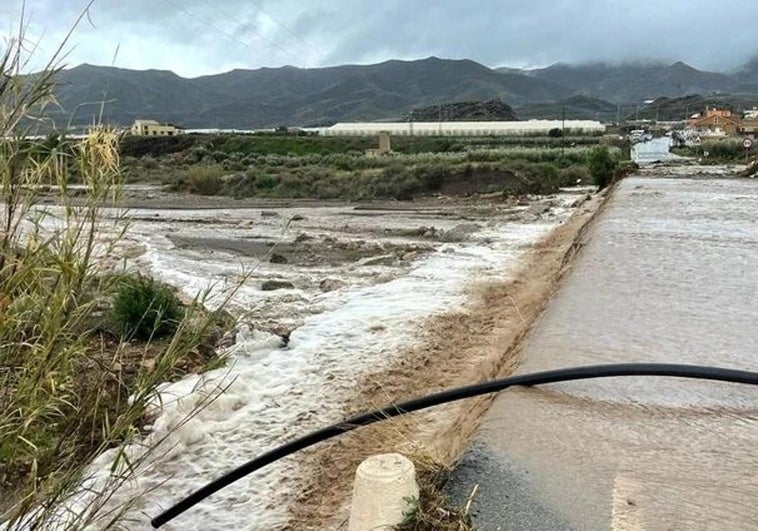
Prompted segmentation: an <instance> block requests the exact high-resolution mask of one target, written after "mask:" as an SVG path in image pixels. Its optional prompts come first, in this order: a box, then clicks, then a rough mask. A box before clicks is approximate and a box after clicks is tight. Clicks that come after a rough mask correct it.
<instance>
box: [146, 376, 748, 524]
mask: <svg viewBox="0 0 758 531" xmlns="http://www.w3.org/2000/svg"><path fill="white" fill-rule="evenodd" d="M613 376H670V377H674V378H692V379H699V380H716V381H721V382H732V383H740V384H748V385H758V373H756V372H750V371H741V370H736V369H723V368H719V367H703V366H699V365H676V364H669V363H620V364H613V365H591V366H587V367H572V368H568V369H556V370H552V371H544V372H537V373H534V374H520V375H518V376H510V377H508V378H502V379H500V380H492V381H489V382H482V383H478V384H473V385H468V386H466V387H458V388H456V389H449V390H447V391H442V392H440V393H435V394H433V395H429V396H425V397H421V398H415V399H413V400H409V401H407V402H402V403H400V404H393V405H390V406H387V407H386V408H383V409H377V410H376V411H371V412H370V413H364V414H363V415H358V416H356V417H353V418H351V419H347V420H345V421H343V422H340V423H337V424H333V425H332V426H329V427H327V428H323V429H320V430H318V431H315V432H313V433H310V434H308V435H305V436H304V437H300V438H299V439H295V440H294V441H291V442H288V443H286V444H283V445H282V446H279V447H278V448H274V449H273V450H271V451H269V452H266V453H265V454H263V455H260V456H258V457H256V458H255V459H253V460H251V461H248V462H247V463H245V464H243V465H241V466H239V467H237V468H235V469H234V470H231V471H230V472H227V473H226V474H224V475H223V476H221V477H219V478H218V479H216V480H214V481H212V482H210V483H208V484H207V485H205V486H204V487H202V488H201V489H200V490H197V491H195V492H193V493H192V494H190V495H189V496H187V497H186V498H184V499H183V500H181V501H180V502H179V503H177V504H176V505H174V506H173V507H170V508H169V509H167V510H166V511H164V512H162V513H161V514H159V515H158V516H156V517H155V518H153V519H152V520H151V522H150V523H151V524H152V526H153V527H154V528H158V527H161V526H162V525H163V524H165V523H167V522H169V521H171V520H173V519H174V518H176V517H177V516H179V515H180V514H182V513H183V512H185V511H187V510H188V509H190V508H192V507H193V506H195V505H197V504H198V503H200V502H201V501H203V500H204V499H205V498H207V497H208V496H210V495H211V494H213V493H215V492H217V491H219V490H221V489H223V488H224V487H227V486H229V485H231V484H232V483H234V482H235V481H237V480H238V479H242V478H243V477H245V476H247V475H248V474H252V473H253V472H255V471H257V470H260V469H261V468H263V467H265V466H266V465H269V464H271V463H273V462H274V461H278V460H279V459H282V458H283V457H287V456H288V455H291V454H293V453H295V452H297V451H299V450H303V449H305V448H308V447H309V446H313V445H314V444H318V443H320V442H323V441H326V440H328V439H331V438H332V437H336V436H338V435H342V434H343V433H346V432H349V431H352V430H354V429H357V428H359V427H361V426H368V425H369V424H374V423H375V422H379V421H382V420H386V419H389V418H393V417H397V416H400V415H404V414H406V413H413V412H414V411H420V410H422V409H427V408H430V407H434V406H439V405H441V404H446V403H448V402H454V401H456V400H462V399H464V398H472V397H475V396H480V395H486V394H489V393H495V392H498V391H502V390H504V389H508V388H509V387H514V386H534V385H544V384H550V383H557V382H568V381H571V380H588V379H592V378H608V377H613Z"/></svg>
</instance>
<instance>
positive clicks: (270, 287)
mask: <svg viewBox="0 0 758 531" xmlns="http://www.w3.org/2000/svg"><path fill="white" fill-rule="evenodd" d="M294 288H295V285H294V284H293V283H292V282H288V281H286V280H266V281H264V282H263V284H261V290H263V291H275V290H278V289H294Z"/></svg>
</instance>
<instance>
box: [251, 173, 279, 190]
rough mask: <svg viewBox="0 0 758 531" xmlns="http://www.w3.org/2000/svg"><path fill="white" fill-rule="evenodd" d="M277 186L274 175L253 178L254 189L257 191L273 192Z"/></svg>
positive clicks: (277, 181)
mask: <svg viewBox="0 0 758 531" xmlns="http://www.w3.org/2000/svg"><path fill="white" fill-rule="evenodd" d="M278 184H279V177H277V176H276V175H258V176H257V177H256V178H255V187H256V188H257V189H259V190H273V189H274V188H276V185H278Z"/></svg>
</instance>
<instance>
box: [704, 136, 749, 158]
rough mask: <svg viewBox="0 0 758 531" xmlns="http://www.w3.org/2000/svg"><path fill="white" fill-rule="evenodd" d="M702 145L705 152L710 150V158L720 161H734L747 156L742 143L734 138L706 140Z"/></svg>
mask: <svg viewBox="0 0 758 531" xmlns="http://www.w3.org/2000/svg"><path fill="white" fill-rule="evenodd" d="M700 147H701V150H702V151H703V152H704V153H705V152H708V158H709V159H714V160H715V161H719V162H732V161H735V160H742V159H743V158H744V157H745V151H744V148H743V147H742V144H741V143H739V142H734V141H733V140H720V141H711V142H704V143H703V144H702V145H701V146H700Z"/></svg>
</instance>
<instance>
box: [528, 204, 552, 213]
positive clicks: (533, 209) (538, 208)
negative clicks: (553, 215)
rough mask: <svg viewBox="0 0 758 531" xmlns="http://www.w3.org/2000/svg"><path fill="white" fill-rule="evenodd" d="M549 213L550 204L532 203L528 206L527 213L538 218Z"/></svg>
mask: <svg viewBox="0 0 758 531" xmlns="http://www.w3.org/2000/svg"><path fill="white" fill-rule="evenodd" d="M549 211H550V203H532V204H531V205H529V213H530V214H535V215H537V216H539V215H540V214H545V213H546V212H549Z"/></svg>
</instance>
